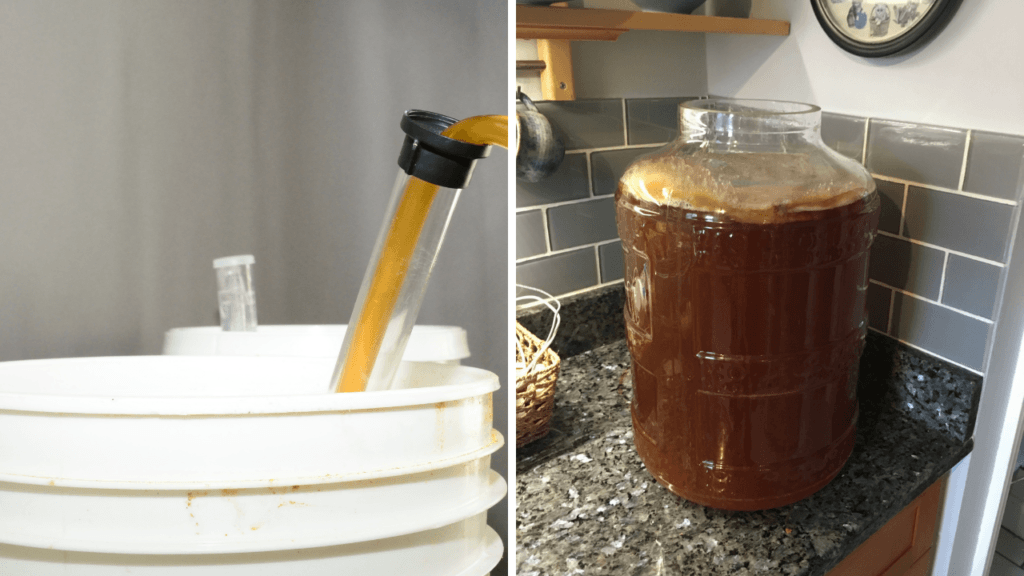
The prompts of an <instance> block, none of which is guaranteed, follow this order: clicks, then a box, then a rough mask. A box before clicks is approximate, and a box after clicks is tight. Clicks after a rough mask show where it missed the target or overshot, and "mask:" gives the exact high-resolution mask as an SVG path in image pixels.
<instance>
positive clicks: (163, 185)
mask: <svg viewBox="0 0 1024 576" xmlns="http://www.w3.org/2000/svg"><path fill="white" fill-rule="evenodd" d="M283 20H285V18H284V10H283V9H282V7H281V6H280V5H257V4H255V3H252V2H237V1H236V2H223V3H216V4H210V5H203V6H202V7H201V8H200V7H198V6H197V5H188V4H178V3H174V2H151V3H145V4H140V3H134V2H95V3H89V4H66V3H63V2H52V1H40V2H36V1H22V2H17V1H14V2H3V3H2V4H0V102H2V103H3V104H2V106H0V175H2V176H0V222H2V226H0V270H2V271H3V274H0V327H2V329H0V360H10V359H22V358H39V357H57V356H78V355H117V354H139V353H159V351H160V346H161V342H162V339H163V331H164V330H166V329H168V328H171V327H174V326H188V325H197V324H203V325H212V324H216V323H217V305H216V287H215V284H214V280H213V278H214V277H213V270H212V267H211V262H212V259H213V258H215V257H217V256H224V255H230V254H237V253H244V252H251V253H254V254H255V255H256V258H257V264H256V278H257V281H258V286H257V290H258V292H257V299H258V301H259V310H260V315H261V317H263V318H266V319H267V320H273V319H278V320H283V319H284V316H283V314H284V311H285V303H286V294H285V292H284V287H285V278H284V275H283V274H280V273H279V272H280V269H279V268H276V266H275V263H277V262H280V261H282V260H283V259H284V257H285V254H284V252H283V243H282V238H283V237H282V229H281V227H280V225H279V218H276V217H275V215H279V214H280V213H281V211H282V205H283V203H284V202H285V199H286V196H285V195H284V194H283V193H282V190H283V184H284V181H285V179H286V171H285V169H284V167H283V159H282V156H283V154H282V150H283V141H282V140H280V139H277V138H272V137H268V135H269V134H274V133H277V131H278V128H279V125H280V122H281V119H282V117H283V113H284V109H285V104H284V102H285V100H286V99H287V94H288V91H289V86H290V85H291V82H289V81H288V78H289V75H288V70H289V69H290V68H291V66H289V65H288V62H287V60H286V59H287V54H286V53H284V52H283V51H275V50H273V49H271V47H270V46H269V45H268V41H269V40H272V38H271V35H272V32H273V28H274V26H275V23H276V22H280V21H283Z"/></svg>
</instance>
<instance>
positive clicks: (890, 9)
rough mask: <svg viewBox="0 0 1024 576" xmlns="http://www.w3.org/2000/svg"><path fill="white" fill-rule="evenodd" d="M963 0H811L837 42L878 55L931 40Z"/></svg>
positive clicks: (853, 50)
mask: <svg viewBox="0 0 1024 576" xmlns="http://www.w3.org/2000/svg"><path fill="white" fill-rule="evenodd" d="M960 2H961V0H891V1H889V2H884V1H883V2H875V1H873V0H811V6H812V7H813V8H814V15H815V16H817V17H818V22H820V23H821V27H822V28H824V29H825V33H826V34H828V36H829V38H831V39H832V40H833V41H834V42H835V43H836V44H838V45H839V46H840V47H841V48H842V49H843V50H846V51H847V52H851V53H853V54H856V55H858V56H866V57H868V58H877V57H879V56H890V55H892V54H897V53H899V52H903V51H904V50H907V49H909V48H911V47H915V46H918V45H920V44H923V43H925V42H927V41H928V40H930V39H931V38H932V37H933V36H935V35H936V34H938V33H939V31H941V30H942V28H943V27H945V25H946V24H947V23H948V22H949V20H950V18H952V17H953V13H954V12H956V9H957V8H958V7H959V6H960Z"/></svg>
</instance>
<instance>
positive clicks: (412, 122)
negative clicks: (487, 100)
mask: <svg viewBox="0 0 1024 576" xmlns="http://www.w3.org/2000/svg"><path fill="white" fill-rule="evenodd" d="M401 126H402V130H403V131H405V133H406V139H405V143H404V144H403V147H402V152H401V154H400V155H399V158H398V165H399V166H400V167H401V168H402V172H400V173H399V175H398V180H397V182H396V183H395V187H394V191H393V192H392V195H391V201H390V203H389V205H388V211H387V215H386V217H385V220H384V222H385V225H384V226H383V228H382V229H381V232H380V235H379V236H378V238H377V243H376V246H375V248H374V251H373V255H372V256H371V259H370V266H369V267H368V268H367V270H366V275H365V276H364V278H363V284H362V286H361V288H360V289H359V296H358V297H357V299H356V305H355V308H354V309H353V311H352V317H351V319H350V320H349V329H348V331H347V332H346V333H345V340H344V342H343V343H342V347H341V353H340V354H339V356H338V364H337V366H336V367H335V369H334V375H333V376H332V378H331V385H330V390H332V391H334V392H361V391H364V390H367V391H373V390H386V389H388V388H389V387H390V385H391V380H392V379H393V378H394V375H395V371H396V370H397V369H398V365H399V362H400V361H401V358H402V353H403V352H404V351H405V346H406V344H407V343H408V340H409V334H410V333H411V332H412V327H413V325H414V324H415V323H416V316H417V315H418V313H419V308H420V305H421V304H422V303H423V294H424V292H425V291H426V288H427V281H428V280H429V279H430V272H431V270H432V269H433V267H434V262H435V261H436V259H437V254H438V252H439V251H440V249H441V243H442V242H443V241H444V235H445V232H446V231H447V229H448V223H449V222H450V221H451V216H452V212H453V211H454V209H455V204H456V202H457V201H458V199H459V193H460V192H461V189H462V188H464V187H465V186H466V184H468V183H469V179H470V176H471V175H472V172H473V166H474V164H475V163H476V160H478V159H480V158H484V157H486V156H487V155H488V154H489V152H490V146H491V145H492V144H496V145H499V146H501V147H503V148H507V147H508V117H507V116H474V117H472V118H467V119H465V120H462V121H456V120H455V119H454V118H449V117H447V116H443V115H441V114H436V113H433V112H424V111H421V110H410V111H407V112H406V113H405V115H404V116H403V117H402V123H401Z"/></svg>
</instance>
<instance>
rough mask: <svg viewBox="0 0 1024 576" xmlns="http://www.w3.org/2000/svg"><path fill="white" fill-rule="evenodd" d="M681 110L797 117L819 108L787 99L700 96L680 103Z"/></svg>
mask: <svg viewBox="0 0 1024 576" xmlns="http://www.w3.org/2000/svg"><path fill="white" fill-rule="evenodd" d="M680 108H681V109H682V110H683V111H692V112H697V113H700V114H731V115H734V116H747V117H755V118H756V117H761V118H764V117H778V116H787V117H791V118H799V117H801V116H809V115H815V114H818V113H820V112H821V108H820V107H818V106H815V105H814V104H807V103H804V102H792V101H788V100H758V99H748V98H702V99H700V100H689V101H686V102H683V103H682V104H680Z"/></svg>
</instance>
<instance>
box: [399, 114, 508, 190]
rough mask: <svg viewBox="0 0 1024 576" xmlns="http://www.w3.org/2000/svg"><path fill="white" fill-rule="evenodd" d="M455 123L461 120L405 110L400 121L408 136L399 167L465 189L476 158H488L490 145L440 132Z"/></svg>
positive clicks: (432, 182) (451, 186) (409, 172)
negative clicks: (464, 140)
mask: <svg viewBox="0 0 1024 576" xmlns="http://www.w3.org/2000/svg"><path fill="white" fill-rule="evenodd" d="M456 122H458V120H456V119H454V118H450V117H448V116H445V115H443V114H438V113H436V112H426V111H424V110H406V112H405V114H404V115H403V116H402V124H401V126H402V131H403V132H405V134H406V136H405V142H403V143H402V152H401V153H400V154H399V155H398V166H399V167H401V168H402V170H404V171H405V173H406V174H408V175H410V176H415V177H417V178H419V179H420V180H424V181H426V182H430V183H431V184H437V185H438V186H444V187H445V188H465V187H466V185H467V184H469V178H470V176H472V174H473V166H474V165H475V164H476V161H477V160H479V159H480V158H486V157H487V155H488V154H490V153H491V147H490V146H489V145H480V144H470V143H469V142H462V141H461V140H455V139H452V138H448V137H447V136H442V135H441V132H443V131H444V130H445V129H446V128H448V127H449V126H451V125H452V124H455V123H456Z"/></svg>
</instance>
